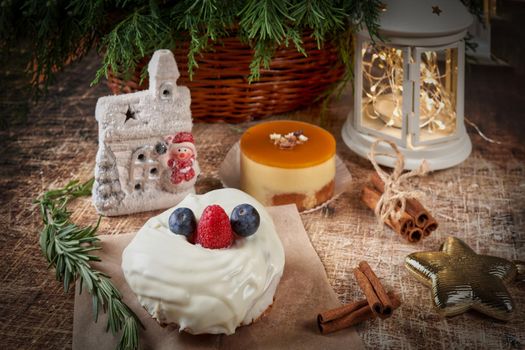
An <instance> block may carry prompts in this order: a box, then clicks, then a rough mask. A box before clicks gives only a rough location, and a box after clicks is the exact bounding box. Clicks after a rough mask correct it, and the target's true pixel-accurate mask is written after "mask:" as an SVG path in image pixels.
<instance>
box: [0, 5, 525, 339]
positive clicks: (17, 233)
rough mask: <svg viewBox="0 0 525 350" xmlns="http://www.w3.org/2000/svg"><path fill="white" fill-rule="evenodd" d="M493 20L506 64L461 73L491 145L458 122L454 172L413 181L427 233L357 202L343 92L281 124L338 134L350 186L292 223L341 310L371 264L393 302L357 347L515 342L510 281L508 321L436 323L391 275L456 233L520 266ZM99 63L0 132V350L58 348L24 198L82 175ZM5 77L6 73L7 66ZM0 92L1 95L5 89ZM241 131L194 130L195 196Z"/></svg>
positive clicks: (427, 304) (513, 49) (514, 170)
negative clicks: (465, 134)
mask: <svg viewBox="0 0 525 350" xmlns="http://www.w3.org/2000/svg"><path fill="white" fill-rule="evenodd" d="M501 10H502V11H503V13H504V18H502V19H498V20H496V22H495V23H494V28H493V46H494V50H495V51H496V52H497V53H498V55H499V56H500V57H503V58H506V59H507V60H508V61H509V63H510V66H509V67H501V66H471V67H470V68H469V69H468V70H467V79H466V98H465V103H466V108H465V110H466V115H467V117H468V118H469V119H470V120H472V121H473V122H475V123H476V124H478V125H479V126H480V127H481V128H482V129H483V130H484V131H485V132H486V133H487V134H488V135H489V136H490V137H492V138H493V139H496V140H499V141H501V142H502V143H501V144H500V145H498V144H493V143H489V142H486V141H484V140H483V139H482V138H481V137H480V136H479V135H478V134H477V133H476V132H475V131H474V130H473V129H472V128H470V127H469V128H468V130H469V134H470V136H471V138H472V141H473V146H474V149H473V152H472V155H471V156H470V158H469V159H468V160H467V161H465V162H464V163H463V164H461V165H460V166H457V167H454V168H452V169H448V170H443V171H439V172H435V173H433V174H431V175H430V176H427V177H426V178H422V179H420V180H418V181H417V182H418V183H419V185H420V187H421V188H425V189H428V194H429V196H428V199H427V201H426V204H427V205H428V207H429V208H430V209H431V211H432V212H433V213H434V214H435V216H436V217H437V218H438V220H439V221H440V223H441V226H440V228H439V229H438V231H436V232H435V233H434V234H433V235H431V236H430V237H429V238H428V239H426V240H424V241H422V242H420V243H418V244H416V245H413V244H408V243H406V242H405V241H403V240H401V239H400V238H399V237H398V236H396V235H395V234H394V233H393V232H391V231H390V230H388V229H383V228H380V227H378V226H377V225H376V224H375V221H374V220H375V219H374V217H373V215H372V213H371V212H370V211H368V210H367V209H366V208H364V207H363V205H362V204H361V203H360V201H359V193H360V189H361V188H362V186H363V184H364V183H365V182H366V181H367V178H368V176H369V175H370V174H371V172H372V167H371V165H370V164H369V162H368V161H366V160H364V159H362V158H359V157H358V156H357V155H355V154H354V153H352V152H351V151H349V150H348V149H347V148H346V146H345V145H344V143H343V142H342V140H341V137H340V130H341V126H342V123H343V122H344V120H345V118H346V114H347V113H348V111H349V105H348V101H349V99H350V94H348V93H347V94H345V96H343V98H342V99H341V100H340V101H338V102H335V103H333V104H332V105H331V107H330V110H329V112H328V115H327V116H326V117H325V118H320V117H319V108H317V107H312V108H309V109H306V110H302V111H298V112H295V113H291V114H289V115H286V116H284V117H286V118H291V119H299V120H306V121H310V122H313V123H317V124H320V125H322V126H324V127H325V128H327V129H328V130H330V131H332V132H333V134H334V135H335V136H336V137H337V141H338V154H339V155H340V156H341V158H342V159H343V160H344V162H345V163H346V165H347V166H348V168H349V170H350V171H351V173H352V175H353V179H354V180H353V186H352V188H351V189H350V190H349V191H348V192H347V193H345V194H344V195H342V196H341V197H340V198H338V199H337V200H336V201H335V202H334V203H333V208H334V209H335V211H334V212H333V213H331V214H326V213H323V212H321V211H318V212H314V213H311V214H303V215H302V219H303V222H304V225H305V228H306V231H307V232H308V234H309V236H310V239H311V241H312V244H313V246H314V248H315V249H316V251H317V253H318V254H319V257H320V258H321V260H322V262H323V264H324V266H325V268H326V271H327V274H328V278H329V280H330V283H331V285H332V287H333V288H334V290H335V291H336V292H337V294H338V296H339V298H340V300H341V302H349V301H351V300H354V299H357V298H361V297H362V295H361V291H360V289H359V287H358V286H357V284H356V282H355V280H354V278H353V275H352V269H353V267H355V266H356V265H357V263H358V262H359V261H360V260H367V261H369V262H370V264H371V266H372V268H374V269H375V270H376V271H377V273H378V275H379V276H380V277H382V279H383V281H384V283H385V285H386V286H387V287H388V288H390V289H393V290H395V291H397V292H398V293H399V294H400V295H401V297H402V299H403V301H404V304H403V306H402V307H401V309H400V310H399V311H398V312H396V314H395V317H394V318H392V319H390V320H388V321H384V322H378V321H375V322H370V323H366V324H362V325H360V326H358V328H357V329H358V332H359V334H360V335H361V337H362V338H363V341H364V343H365V344H366V345H367V346H368V347H370V348H377V347H388V348H403V349H405V348H406V349H412V348H491V349H492V348H499V349H507V348H521V347H522V344H525V322H524V320H525V290H524V285H523V283H521V284H520V283H515V284H511V285H509V290H510V293H511V294H512V295H513V297H514V301H515V304H516V311H515V315H514V318H513V320H512V321H510V322H507V323H502V322H496V321H494V320H492V319H489V318H487V317H485V316H483V315H480V314H477V313H475V312H468V313H466V314H463V315H460V316H457V317H454V318H447V319H442V318H440V317H439V316H438V315H437V314H436V312H435V311H434V310H433V308H432V304H431V299H430V292H429V290H428V289H427V288H426V287H424V286H423V285H422V284H421V283H419V282H417V281H416V280H415V279H414V278H412V277H411V276H410V275H409V274H408V272H407V271H406V270H405V268H404V267H403V260H404V257H405V256H406V255H407V254H409V253H411V252H413V251H420V250H435V249H438V248H439V245H440V244H441V242H442V241H443V239H444V238H445V237H446V236H448V235H455V236H457V237H459V238H461V239H463V240H465V241H466V242H467V243H468V244H470V245H471V247H472V248H473V249H475V250H476V251H477V252H479V253H483V254H490V255H496V256H500V257H504V258H507V259H522V260H523V259H525V233H524V232H525V146H524V144H523V142H522V137H523V133H524V131H525V118H523V115H522V106H521V105H522V104H524V102H525V98H524V97H523V96H522V94H523V92H524V91H525V64H523V60H524V59H525V45H523V42H525V41H524V40H525V31H524V30H522V29H524V28H523V20H522V19H521V18H520V16H523V14H525V5H524V4H523V3H522V2H505V3H504V4H503V6H502V8H501ZM98 64H99V59H98V58H97V57H96V56H95V55H91V56H89V57H88V58H86V59H85V60H83V61H82V62H81V63H80V64H77V65H75V66H72V67H70V68H68V70H67V71H66V72H64V73H63V74H61V75H60V76H59V82H58V84H57V85H55V86H54V87H53V88H52V90H51V93H50V94H49V96H48V97H47V98H46V99H45V100H44V101H42V102H41V103H40V104H39V105H38V106H36V107H33V108H31V109H30V112H29V115H28V119H27V121H26V122H25V123H24V124H22V125H20V124H18V125H14V126H11V127H10V128H8V129H5V130H2V131H1V132H0V143H1V149H2V150H3V157H2V158H1V160H0V164H1V167H0V198H1V203H2V205H1V208H0V224H1V226H0V227H1V228H2V232H1V234H0V249H1V250H0V252H1V258H0V281H1V284H0V348H1V349H61V348H70V347H71V334H72V318H73V293H72V292H71V293H68V294H64V292H63V290H62V286H61V284H60V283H57V282H56V281H55V279H54V275H53V272H52V271H49V270H48V269H47V266H46V263H45V261H44V259H43V257H42V255H41V253H40V251H39V247H38V234H39V229H40V228H41V222H40V220H39V215H38V211H37V210H36V208H35V207H34V206H33V204H32V200H33V199H34V198H35V197H37V196H38V195H39V194H40V193H41V192H43V191H45V190H47V189H50V188H54V187H58V186H62V185H64V184H65V183H66V182H67V181H69V180H70V179H81V180H86V179H88V178H90V177H91V176H92V174H93V167H94V160H95V153H96V149H97V125H96V122H95V118H94V108H95V104H96V101H97V98H98V97H100V96H102V95H105V94H107V93H108V90H107V89H106V87H105V86H104V85H103V84H101V85H98V86H96V87H93V88H90V87H89V82H90V80H91V79H92V77H93V76H94V71H95V69H96V67H97V65H98ZM6 73H9V72H6ZM7 93H8V92H4V95H6V94H7ZM250 125H252V123H244V124H240V125H228V124H197V125H195V128H194V133H195V138H196V140H197V145H198V151H199V161H200V164H201V167H202V176H201V178H200V180H199V182H198V192H205V191H208V190H211V189H214V188H218V187H220V182H219V180H218V177H217V166H218V165H219V164H220V162H221V160H222V159H223V157H224V155H225V154H226V152H227V150H228V149H229V148H230V147H231V145H232V144H234V143H235V142H236V141H237V140H238V139H239V137H240V135H241V133H242V131H243V130H245V129H246V128H247V127H249V126H250ZM72 209H73V211H74V215H73V218H74V220H76V221H77V222H80V223H83V224H87V223H91V222H94V221H95V220H96V213H95V211H94V209H93V207H92V205H91V202H90V200H89V199H87V198H86V199H82V200H78V201H76V202H75V203H73V204H72ZM151 215H152V213H144V214H140V215H136V216H129V217H123V218H114V219H108V218H106V219H103V221H102V225H101V227H100V231H99V232H100V233H102V234H108V233H116V234H118V233H126V232H132V231H135V230H136V229H138V228H139V227H140V226H141V225H142V224H143V223H144V221H145V220H146V219H147V218H148V217H149V216H151Z"/></svg>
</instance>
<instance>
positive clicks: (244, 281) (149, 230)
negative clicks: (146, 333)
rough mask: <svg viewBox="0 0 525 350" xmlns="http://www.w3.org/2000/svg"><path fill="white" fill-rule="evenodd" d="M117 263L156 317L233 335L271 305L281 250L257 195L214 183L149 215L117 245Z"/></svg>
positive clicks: (163, 321) (198, 329) (201, 330)
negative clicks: (120, 250) (119, 249)
mask: <svg viewBox="0 0 525 350" xmlns="http://www.w3.org/2000/svg"><path fill="white" fill-rule="evenodd" d="M122 269H123V271H124V275H125V278H126V281H127V283H128V284H129V286H130V287H131V289H132V290H133V291H134V292H135V294H136V295H137V297H138V299H139V302H140V303H141V305H142V306H143V307H144V308H145V309H146V310H147V311H148V312H149V313H150V314H151V315H152V316H153V317H154V318H155V319H156V320H157V321H158V322H159V323H161V324H176V325H178V326H179V328H180V330H184V331H186V332H189V333H192V334H203V333H209V334H232V333H234V332H235V329H236V328H237V327H239V326H241V325H248V324H250V323H252V322H253V321H255V320H256V319H258V318H259V317H261V316H262V315H263V314H264V312H265V311H266V310H267V309H268V308H269V307H270V306H271V305H272V303H273V300H274V294H275V291H276V289H277V285H278V284H279V281H280V279H281V276H282V273H283V269H284V249H283V246H282V244H281V241H280V239H279V237H278V235H277V232H276V231H275V226H274V224H273V221H272V218H271V217H270V215H269V214H268V213H267V212H266V210H265V208H264V207H263V206H262V205H261V204H260V203H259V202H258V201H257V200H255V199H254V198H253V197H251V196H249V195H248V194H246V193H244V192H242V191H239V190H236V189H220V190H215V191H211V192H208V193H206V194H204V195H193V194H191V195H188V196H187V197H186V198H185V199H184V200H183V201H182V202H181V203H179V205H177V206H176V207H175V208H172V209H170V210H167V211H165V212H164V213H162V214H160V215H158V216H155V217H152V218H151V219H149V220H148V221H147V222H146V223H145V225H144V226H143V227H142V228H141V229H140V230H139V232H138V233H137V235H136V236H135V238H134V239H133V240H132V242H131V243H130V244H129V245H128V247H127V248H126V249H125V250H124V252H123V254H122Z"/></svg>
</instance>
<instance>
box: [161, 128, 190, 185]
mask: <svg viewBox="0 0 525 350" xmlns="http://www.w3.org/2000/svg"><path fill="white" fill-rule="evenodd" d="M166 141H168V143H169V155H168V156H169V158H168V167H169V168H170V169H171V178H170V180H171V183H172V184H174V185H178V184H181V183H182V182H188V181H191V180H192V179H193V178H194V177H195V176H196V172H195V167H196V163H195V157H196V155H197V150H196V149H195V143H194V141H193V135H192V134H191V133H189V132H179V133H177V134H175V135H174V136H168V137H167V139H166Z"/></svg>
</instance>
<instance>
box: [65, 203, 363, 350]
mask: <svg viewBox="0 0 525 350" xmlns="http://www.w3.org/2000/svg"><path fill="white" fill-rule="evenodd" d="M268 212H269V213H270V215H271V216H272V218H273V220H274V223H275V226H276V228H277V232H278V234H279V236H280V238H281V241H282V242H283V245H284V250H285V257H286V263H285V269H284V274H283V277H282V279H281V282H280V284H279V287H278V289H277V293H276V295H275V301H274V304H273V305H272V307H271V310H270V312H269V313H268V314H267V315H266V316H264V317H263V318H261V319H259V320H258V321H257V322H255V323H253V324H251V325H249V326H244V327H240V328H238V329H237V331H236V332H235V334H233V335H230V336H225V335H198V336H195V335H190V334H187V333H184V332H182V333H179V331H178V330H176V329H174V328H173V327H165V328H162V327H161V326H159V324H158V323H157V322H156V321H155V320H153V319H152V318H151V317H150V316H149V314H148V313H147V312H146V311H145V310H144V309H143V308H142V307H141V306H140V304H139V303H138V300H137V298H136V296H135V295H134V294H133V292H132V291H131V289H130V288H129V286H128V285H127V284H126V282H125V280H124V275H123V273H122V269H121V267H120V263H121V256H122V251H123V250H124V248H125V247H126V246H127V245H128V244H129V242H130V241H131V240H132V239H133V236H134V234H125V235H112V236H100V238H101V241H102V249H101V250H100V251H99V255H100V257H101V258H102V263H98V264H97V265H96V268H98V269H100V270H102V271H104V272H106V273H107V274H109V275H110V276H111V278H112V280H113V283H115V285H116V287H117V288H118V289H119V290H120V291H121V292H122V294H123V296H124V301H125V302H126V303H127V304H128V305H129V306H130V307H131V308H132V309H133V311H134V312H135V313H136V314H137V315H138V316H139V317H140V319H141V321H142V323H143V324H144V326H145V327H146V330H143V331H141V332H140V342H141V347H142V349H155V350H157V349H158V350H164V349H166V350H167V349H232V350H235V349H362V348H363V345H362V342H361V339H360V338H359V336H358V335H357V333H356V331H355V330H354V329H346V330H343V331H341V332H337V333H333V334H329V335H321V334H319V330H318V329H317V324H316V320H317V314H318V313H319V312H322V311H326V310H328V309H331V308H334V307H337V306H339V305H340V304H339V302H338V300H337V296H336V295H335V293H334V291H333V290H332V288H331V287H330V285H329V283H328V280H327V277H326V272H325V270H324V267H323V264H322V263H321V261H320V260H319V257H318V256H317V254H316V252H315V250H314V249H313V247H312V245H311V244H310V240H309V239H308V236H307V234H306V232H305V230H304V227H303V224H302V221H301V217H300V216H299V213H298V212H297V208H296V206H295V205H286V206H281V207H271V208H268ZM77 287H78V285H77ZM77 291H78V288H77ZM77 293H78V292H77ZM106 320H107V319H106V315H105V314H101V315H99V320H98V322H97V323H95V322H93V314H92V311H91V297H90V295H89V294H88V293H87V292H86V291H84V292H83V293H82V294H81V295H78V294H77V295H76V296H75V314H74V324H73V349H79V350H83V349H97V350H104V349H108V350H114V349H115V348H116V344H117V342H118V337H114V336H112V335H111V333H106V331H105V326H106Z"/></svg>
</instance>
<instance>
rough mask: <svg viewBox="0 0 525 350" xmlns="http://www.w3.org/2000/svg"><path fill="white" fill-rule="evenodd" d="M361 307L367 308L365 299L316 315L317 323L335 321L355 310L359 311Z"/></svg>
mask: <svg viewBox="0 0 525 350" xmlns="http://www.w3.org/2000/svg"><path fill="white" fill-rule="evenodd" d="M363 306H366V307H368V301H367V300H366V299H364V300H359V301H355V302H353V303H350V304H347V305H343V306H340V307H338V308H335V309H331V310H328V311H325V312H322V313H320V314H319V315H317V322H318V323H326V322H330V321H333V320H336V319H338V318H341V317H343V316H346V315H348V314H350V313H352V312H354V311H356V310H359V309H361V308H362V307H363Z"/></svg>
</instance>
